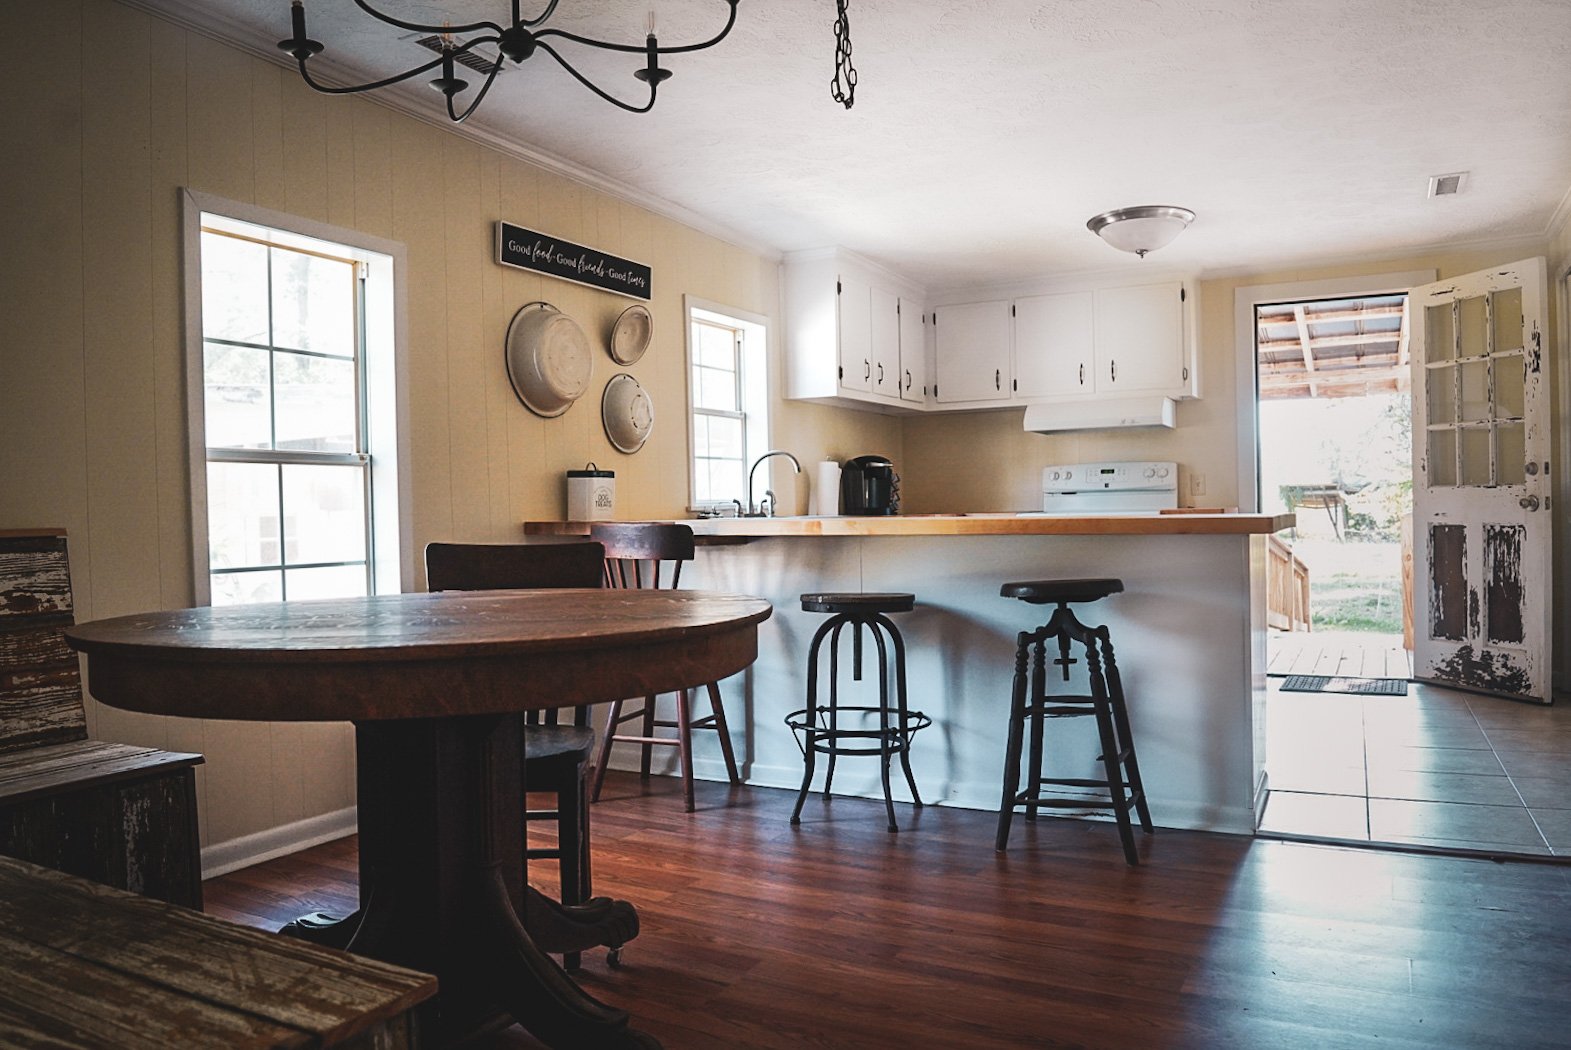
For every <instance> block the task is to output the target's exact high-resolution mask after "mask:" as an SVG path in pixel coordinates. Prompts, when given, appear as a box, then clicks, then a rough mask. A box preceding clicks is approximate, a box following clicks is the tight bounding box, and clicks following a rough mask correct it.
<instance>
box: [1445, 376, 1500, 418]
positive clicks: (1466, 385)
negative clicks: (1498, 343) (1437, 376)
mask: <svg viewBox="0 0 1571 1050" xmlns="http://www.w3.org/2000/svg"><path fill="white" fill-rule="evenodd" d="M1458 367H1459V368H1460V369H1461V372H1462V422H1464V423H1476V422H1478V421H1480V420H1484V419H1488V418H1489V408H1490V405H1489V362H1488V361H1464V362H1462V364H1461V365H1460V366H1458ZM1437 422H1438V421H1437Z"/></svg>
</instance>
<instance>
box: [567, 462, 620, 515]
mask: <svg viewBox="0 0 1571 1050" xmlns="http://www.w3.org/2000/svg"><path fill="white" fill-rule="evenodd" d="M615 517H616V472H615V471H610V470H599V469H597V468H596V467H595V465H594V464H593V463H590V464H589V465H588V466H587V467H585V468H584V469H583V470H569V471H568V472H567V518H568V520H569V521H610V520H612V519H613V518H615Z"/></svg>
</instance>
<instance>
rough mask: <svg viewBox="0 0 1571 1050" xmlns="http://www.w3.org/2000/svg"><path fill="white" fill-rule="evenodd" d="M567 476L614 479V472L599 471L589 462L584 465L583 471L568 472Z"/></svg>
mask: <svg viewBox="0 0 1571 1050" xmlns="http://www.w3.org/2000/svg"><path fill="white" fill-rule="evenodd" d="M567 476H568V477H570V478H614V477H616V471H614V470H601V469H600V468H599V467H597V466H595V465H594V463H593V462H590V463H586V464H584V469H583V470H570V471H568V472H567Z"/></svg>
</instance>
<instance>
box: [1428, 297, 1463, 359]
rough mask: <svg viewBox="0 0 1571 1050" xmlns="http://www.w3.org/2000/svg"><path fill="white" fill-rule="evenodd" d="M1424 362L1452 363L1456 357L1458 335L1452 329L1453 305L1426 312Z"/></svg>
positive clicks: (1434, 308)
mask: <svg viewBox="0 0 1571 1050" xmlns="http://www.w3.org/2000/svg"><path fill="white" fill-rule="evenodd" d="M1424 344H1425V350H1424V360H1426V361H1450V360H1451V359H1452V358H1454V357H1456V333H1455V332H1454V331H1452V328H1451V304H1450V303H1446V304H1445V305H1444V306H1431V307H1429V308H1427V309H1426V310H1425V311H1424Z"/></svg>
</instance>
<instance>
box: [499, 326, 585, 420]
mask: <svg viewBox="0 0 1571 1050" xmlns="http://www.w3.org/2000/svg"><path fill="white" fill-rule="evenodd" d="M594 370H595V366H594V359H593V357H592V356H591V355H590V352H589V339H588V337H586V336H585V335H584V330H583V329H582V328H580V327H578V322H577V321H574V320H573V319H572V318H571V317H569V316H567V315H566V314H564V313H562V311H560V310H558V309H557V308H556V307H554V306H552V305H551V304H550V303H528V304H526V305H525V306H524V307H523V308H522V309H521V310H519V311H518V313H516V314H514V315H513V321H512V323H511V324H510V325H508V326H507V377H508V379H510V380H511V381H512V383H513V393H515V394H517V395H518V400H520V401H522V402H523V403H524V407H525V408H527V409H529V411H531V412H533V413H535V415H538V416H546V417H547V418H549V417H552V416H559V415H561V414H562V413H563V412H566V411H567V410H568V409H569V408H571V407H573V402H574V401H577V400H578V399H579V398H580V397H582V396H583V394H584V391H586V390H588V389H589V381H590V379H591V378H593V376H594Z"/></svg>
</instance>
